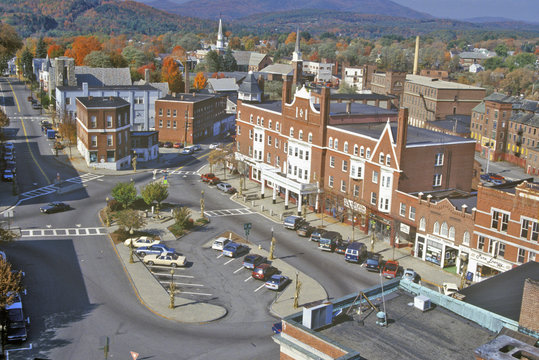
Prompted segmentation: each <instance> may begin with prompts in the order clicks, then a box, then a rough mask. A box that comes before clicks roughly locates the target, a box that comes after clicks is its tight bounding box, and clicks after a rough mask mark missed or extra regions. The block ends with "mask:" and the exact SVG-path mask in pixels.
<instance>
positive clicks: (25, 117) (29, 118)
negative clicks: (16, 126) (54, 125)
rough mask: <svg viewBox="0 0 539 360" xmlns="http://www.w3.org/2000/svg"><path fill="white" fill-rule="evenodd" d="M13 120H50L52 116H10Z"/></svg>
mask: <svg viewBox="0 0 539 360" xmlns="http://www.w3.org/2000/svg"><path fill="white" fill-rule="evenodd" d="M9 118H10V119H12V120H30V121H32V122H33V121H40V122H41V121H42V120H48V121H50V120H51V118H50V117H47V116H10V117H9Z"/></svg>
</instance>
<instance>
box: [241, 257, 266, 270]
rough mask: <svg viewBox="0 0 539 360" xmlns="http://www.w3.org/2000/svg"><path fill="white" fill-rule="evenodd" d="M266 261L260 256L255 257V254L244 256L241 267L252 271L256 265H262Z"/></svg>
mask: <svg viewBox="0 0 539 360" xmlns="http://www.w3.org/2000/svg"><path fill="white" fill-rule="evenodd" d="M266 261H268V259H267V258H265V257H263V256H261V255H257V254H249V255H245V257H244V258H243V267H244V268H247V269H254V268H255V267H257V266H258V265H260V264H263V263H265V262H266Z"/></svg>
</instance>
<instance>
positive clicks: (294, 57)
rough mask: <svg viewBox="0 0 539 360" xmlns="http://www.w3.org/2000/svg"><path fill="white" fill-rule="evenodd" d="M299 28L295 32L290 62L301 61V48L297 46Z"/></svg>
mask: <svg viewBox="0 0 539 360" xmlns="http://www.w3.org/2000/svg"><path fill="white" fill-rule="evenodd" d="M299 38H300V36H299V26H298V29H297V31H296V47H295V48H294V53H293V54H292V61H296V62H297V61H302V58H301V48H300V46H299Z"/></svg>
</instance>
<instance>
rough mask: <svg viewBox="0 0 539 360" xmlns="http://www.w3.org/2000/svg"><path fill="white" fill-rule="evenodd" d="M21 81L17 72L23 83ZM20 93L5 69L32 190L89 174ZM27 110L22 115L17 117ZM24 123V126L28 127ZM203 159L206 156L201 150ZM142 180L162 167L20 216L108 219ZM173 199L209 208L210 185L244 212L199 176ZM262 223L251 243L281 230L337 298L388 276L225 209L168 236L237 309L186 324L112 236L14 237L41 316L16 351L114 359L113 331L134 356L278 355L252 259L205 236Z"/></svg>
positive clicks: (82, 223) (29, 221)
mask: <svg viewBox="0 0 539 360" xmlns="http://www.w3.org/2000/svg"><path fill="white" fill-rule="evenodd" d="M11 82H13V79H12V80H11ZM12 87H13V90H14V91H15V92H16V94H17V99H18V105H17V101H15V99H14V97H13V96H11V93H10V91H11V88H10V86H9V85H8V84H7V81H6V79H5V78H0V91H2V93H1V94H2V97H3V104H4V105H5V109H6V112H7V114H8V115H9V116H10V117H12V118H13V119H14V120H12V122H11V126H10V131H9V134H10V135H12V136H14V137H13V139H14V140H15V142H16V151H17V167H18V177H17V180H18V182H19V187H20V191H21V192H28V191H32V190H35V189H36V188H40V187H43V186H46V185H49V184H50V183H51V182H53V181H54V179H55V177H56V174H57V173H60V174H61V176H62V178H68V177H74V176H77V172H76V171H75V170H74V169H72V168H69V167H67V166H65V165H62V164H60V163H59V162H57V161H55V159H53V157H54V156H53V154H52V151H51V147H50V144H49V142H48V140H47V139H46V138H45V137H44V136H43V135H41V131H40V126H39V122H38V121H35V120H34V121H32V120H31V119H30V118H28V116H37V112H38V111H35V110H33V109H31V107H30V103H29V102H27V100H26V97H27V96H28V92H27V91H25V90H24V89H23V86H22V85H21V84H16V83H13V85H12ZM20 116H24V118H22V119H20V118H19V119H17V118H18V117H20ZM23 128H24V129H23ZM197 156H200V155H197ZM182 161H184V163H185V164H186V165H185V167H184V168H183V169H182V170H191V171H196V170H198V169H199V168H200V167H201V166H202V165H203V164H204V160H203V159H202V160H197V159H195V158H194V157H183V158H182ZM131 178H133V180H134V181H135V184H136V185H137V187H139V188H140V187H141V186H143V185H144V184H145V183H147V182H148V181H150V180H151V178H152V174H151V173H142V174H136V175H135V176H127V177H125V176H124V177H118V176H104V177H101V178H96V179H93V180H91V181H88V182H86V183H85V185H86V186H85V187H84V188H83V189H82V190H80V191H76V192H72V193H68V194H65V195H56V194H48V195H44V196H39V197H35V198H32V199H30V200H26V201H24V202H22V203H20V204H19V205H18V206H17V207H16V209H15V218H14V223H15V225H16V226H19V227H20V228H21V229H48V228H53V229H55V228H70V227H81V228H86V227H100V226H101V224H100V223H99V222H98V219H97V212H98V210H99V208H101V207H103V205H104V203H105V198H106V197H107V196H110V190H111V188H112V187H113V186H114V184H115V183H117V182H118V181H130V179H131ZM168 180H169V184H170V189H169V193H170V197H169V199H167V201H168V202H171V203H178V204H180V205H183V206H191V207H198V206H199V200H200V191H201V190H205V200H206V210H207V211H211V210H220V209H236V208H241V207H242V206H241V205H239V204H237V203H235V202H233V201H231V200H230V199H229V197H228V196H225V195H223V193H221V192H220V191H218V190H217V189H215V188H209V187H208V186H207V185H206V184H203V183H201V182H200V180H199V179H198V177H196V176H186V177H183V176H182V175H175V176H174V175H170V176H169V179H168ZM52 200H62V201H66V202H68V203H69V204H70V205H71V206H72V207H73V210H71V211H68V212H65V213H59V214H52V215H42V214H40V213H39V206H41V205H42V204H44V203H46V202H49V201H52ZM246 222H251V223H252V224H253V228H252V230H251V234H250V236H249V240H250V241H251V242H253V243H254V244H255V246H256V245H258V244H260V245H262V246H263V247H264V248H265V249H269V243H270V238H271V228H272V227H273V228H274V234H275V237H276V238H277V247H276V256H277V257H279V258H281V259H284V260H285V261H287V262H288V263H289V264H291V265H292V266H295V267H297V268H298V269H299V270H301V271H303V272H305V273H307V274H309V275H310V276H312V277H314V278H315V279H317V280H318V281H319V282H320V283H321V284H322V285H323V286H324V287H325V289H326V290H327V292H328V294H329V296H330V298H337V297H340V296H343V295H346V294H348V293H350V292H353V291H357V290H358V289H360V288H364V287H366V286H372V285H374V284H375V283H377V282H378V281H379V278H378V276H377V275H375V274H371V273H368V272H366V271H365V270H364V269H362V268H360V267H359V266H356V265H354V264H348V263H345V262H344V260H343V258H342V255H337V254H331V253H326V252H322V251H320V250H318V249H317V248H316V244H315V243H310V242H309V241H308V240H306V239H304V238H300V237H298V236H297V235H296V234H295V233H294V232H292V231H288V230H285V229H284V228H283V227H282V225H280V224H276V223H274V222H272V221H270V220H268V219H266V218H265V217H262V216H260V215H257V214H251V215H238V216H227V217H214V218H212V221H211V223H210V224H209V225H208V226H207V227H206V228H205V229H204V230H203V231H201V232H194V233H192V234H190V235H188V236H186V237H184V238H182V240H178V241H173V242H170V243H169V244H168V245H170V246H172V247H175V248H177V249H178V250H179V251H180V252H182V253H184V254H185V255H187V256H188V259H189V260H191V261H193V263H194V264H193V267H192V268H190V269H188V271H190V272H192V274H193V276H194V277H195V278H196V279H197V281H198V279H200V281H201V283H202V284H204V285H205V288H207V289H211V291H208V292H209V293H212V295H215V296H213V297H212V299H210V301H211V302H215V303H219V304H223V305H225V306H226V307H227V309H228V310H229V314H228V315H227V316H226V317H225V318H223V319H222V320H219V321H217V322H214V323H210V324H203V325H186V324H178V323H175V322H171V321H168V320H166V319H163V318H161V317H158V316H156V315H154V314H152V313H151V312H149V311H148V310H147V309H146V308H145V307H144V306H143V305H141V304H140V302H139V301H138V300H137V299H136V297H135V294H134V292H133V290H132V288H131V285H130V284H129V282H128V280H127V278H126V275H125V273H124V271H123V268H122V266H121V265H120V263H119V260H118V258H117V257H116V255H115V253H114V251H113V248H112V244H111V243H110V240H109V239H108V237H105V236H99V235H96V236H71V237H69V236H66V237H41V238H40V237H32V238H23V239H21V240H19V241H17V242H15V243H13V244H8V245H6V246H2V247H3V248H5V249H6V252H7V253H8V256H9V259H10V261H11V262H12V263H13V264H14V265H15V267H17V268H20V269H23V270H24V271H25V272H26V279H25V285H26V287H27V289H28V295H27V296H25V297H24V299H23V301H24V305H25V310H26V312H27V313H28V315H29V316H30V317H31V320H32V325H31V328H30V331H29V341H28V342H27V343H25V344H21V345H20V346H11V348H12V349H14V348H27V347H29V345H31V346H32V349H31V350H20V351H12V352H10V358H11V359H27V358H31V357H37V356H39V357H42V358H49V359H78V358H80V359H102V358H103V350H102V340H101V339H102V338H103V337H104V336H108V337H109V339H110V352H109V357H110V358H112V359H113V358H127V357H128V356H129V351H136V352H138V353H140V357H139V359H277V358H278V357H279V352H278V347H277V345H276V344H274V343H273V341H272V340H271V337H270V336H271V334H272V333H271V325H272V323H273V322H274V321H275V319H274V318H272V317H271V316H270V315H269V313H268V311H267V308H268V305H269V303H270V302H271V300H272V294H271V293H269V292H267V291H266V290H265V289H263V290H264V291H257V292H255V291H254V290H255V289H256V287H255V284H254V283H253V282H252V281H248V282H245V281H244V280H245V279H246V278H247V277H248V276H247V275H246V274H245V272H244V271H238V272H237V273H234V271H236V270H237V269H238V268H239V267H240V266H239V265H238V264H236V263H235V262H232V263H229V264H224V263H225V262H226V261H224V259H221V258H217V257H216V256H215V254H214V253H213V252H212V251H211V250H209V249H202V248H201V245H202V244H204V243H205V242H207V241H208V240H210V239H211V238H213V237H215V236H216V235H218V234H221V233H222V232H223V231H225V230H229V231H233V232H235V233H237V234H242V233H243V224H244V223H246Z"/></svg>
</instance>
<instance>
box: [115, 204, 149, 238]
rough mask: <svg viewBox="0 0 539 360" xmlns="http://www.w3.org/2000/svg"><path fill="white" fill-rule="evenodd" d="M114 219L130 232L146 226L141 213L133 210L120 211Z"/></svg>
mask: <svg viewBox="0 0 539 360" xmlns="http://www.w3.org/2000/svg"><path fill="white" fill-rule="evenodd" d="M114 218H115V219H116V222H117V223H118V225H120V226H121V227H123V228H125V229H126V230H127V231H128V232H131V230H137V229H140V228H142V227H143V226H144V225H146V222H145V220H144V218H143V217H142V214H141V213H140V212H139V211H136V210H133V209H126V210H122V211H118V212H117V213H116V214H115V215H114Z"/></svg>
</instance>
